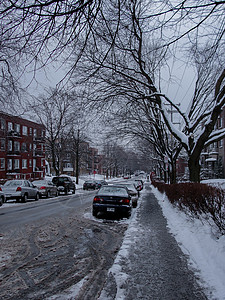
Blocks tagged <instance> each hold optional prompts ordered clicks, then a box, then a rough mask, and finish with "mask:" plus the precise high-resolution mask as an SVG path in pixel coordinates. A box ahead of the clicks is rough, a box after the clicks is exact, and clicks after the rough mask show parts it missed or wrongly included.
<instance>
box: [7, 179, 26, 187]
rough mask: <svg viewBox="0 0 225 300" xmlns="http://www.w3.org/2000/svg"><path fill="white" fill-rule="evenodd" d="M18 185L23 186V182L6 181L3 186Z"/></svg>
mask: <svg viewBox="0 0 225 300" xmlns="http://www.w3.org/2000/svg"><path fill="white" fill-rule="evenodd" d="M18 185H23V181H21V180H12V181H6V183H5V184H4V186H18Z"/></svg>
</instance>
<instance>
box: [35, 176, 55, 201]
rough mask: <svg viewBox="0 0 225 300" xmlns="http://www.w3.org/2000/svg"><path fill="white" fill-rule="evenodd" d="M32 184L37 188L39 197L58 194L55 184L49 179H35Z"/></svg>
mask: <svg viewBox="0 0 225 300" xmlns="http://www.w3.org/2000/svg"><path fill="white" fill-rule="evenodd" d="M33 185H34V186H36V187H37V188H38V190H39V194H40V197H46V198H49V197H52V196H55V197H57V196H58V195H59V192H58V189H57V186H56V185H54V184H53V182H52V181H50V180H35V181H33Z"/></svg>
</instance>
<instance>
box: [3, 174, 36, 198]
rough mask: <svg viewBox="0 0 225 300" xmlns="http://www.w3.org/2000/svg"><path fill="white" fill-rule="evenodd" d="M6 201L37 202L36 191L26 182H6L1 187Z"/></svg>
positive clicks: (16, 180) (21, 180) (18, 180)
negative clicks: (30, 200)
mask: <svg viewBox="0 0 225 300" xmlns="http://www.w3.org/2000/svg"><path fill="white" fill-rule="evenodd" d="M2 191H3V192H4V193H5V197H6V201H7V200H9V199H16V201H21V202H26V201H27V200H28V199H34V200H39V196H40V194H39V191H38V189H37V188H36V187H35V186H34V185H33V184H32V183H31V182H30V181H28V180H23V179H14V180H8V181H6V183H5V184H4V185H3V186H2Z"/></svg>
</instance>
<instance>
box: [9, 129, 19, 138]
mask: <svg viewBox="0 0 225 300" xmlns="http://www.w3.org/2000/svg"><path fill="white" fill-rule="evenodd" d="M7 136H9V137H21V134H20V133H19V132H17V131H14V130H10V131H8V132H7Z"/></svg>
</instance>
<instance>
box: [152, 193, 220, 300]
mask: <svg viewBox="0 0 225 300" xmlns="http://www.w3.org/2000/svg"><path fill="white" fill-rule="evenodd" d="M152 190H153V193H154V194H155V196H156V198H157V199H158V202H159V204H160V206H161V208H162V211H163V214H164V216H165V217H166V219H167V224H168V227H169V229H170V231H171V233H172V234H173V235H174V237H175V239H176V240H177V242H178V244H179V246H180V247H181V249H182V251H183V253H185V254H187V255H188V257H189V265H190V266H191V268H193V269H194V270H195V272H197V276H199V277H200V284H201V285H203V286H205V287H206V289H207V287H210V289H211V290H212V292H211V295H208V296H209V298H210V299H220V300H224V299H225V260H224V259H225V236H220V237H218V236H217V232H216V229H214V227H213V225H211V224H209V223H207V222H206V221H205V220H199V219H190V217H188V216H187V215H186V214H185V213H184V212H182V211H180V210H178V209H177V208H175V207H173V206H172V204H171V203H170V202H169V200H168V199H167V197H166V196H165V195H163V194H161V193H160V192H159V191H158V190H157V189H156V188H154V187H152Z"/></svg>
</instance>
